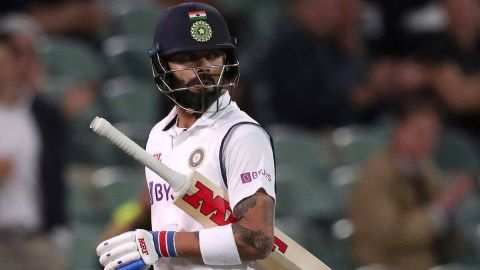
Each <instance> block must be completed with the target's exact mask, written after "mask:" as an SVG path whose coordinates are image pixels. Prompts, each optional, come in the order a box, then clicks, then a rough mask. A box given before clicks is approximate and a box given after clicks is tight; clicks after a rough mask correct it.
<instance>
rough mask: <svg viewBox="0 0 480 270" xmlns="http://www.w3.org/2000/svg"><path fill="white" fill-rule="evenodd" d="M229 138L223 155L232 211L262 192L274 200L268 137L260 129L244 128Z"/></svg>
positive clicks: (273, 180) (234, 132)
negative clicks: (237, 205)
mask: <svg viewBox="0 0 480 270" xmlns="http://www.w3.org/2000/svg"><path fill="white" fill-rule="evenodd" d="M228 136H229V137H227V138H226V141H225V147H224V149H223V151H224V152H223V154H224V163H225V172H226V178H227V184H228V196H229V198H230V206H231V207H232V209H233V208H234V207H235V205H236V204H237V203H238V202H240V201H241V200H242V199H244V198H246V197H248V196H251V195H253V194H254V193H255V192H257V191H258V190H259V189H261V188H263V189H264V190H265V191H266V193H267V194H268V195H269V196H270V197H272V198H273V199H275V165H274V157H273V149H272V145H271V143H270V139H269V135H268V134H267V133H266V132H265V130H263V129H262V128H261V127H259V126H257V125H252V124H243V125H239V126H237V127H235V128H234V129H233V130H232V131H231V132H230V133H229V134H228Z"/></svg>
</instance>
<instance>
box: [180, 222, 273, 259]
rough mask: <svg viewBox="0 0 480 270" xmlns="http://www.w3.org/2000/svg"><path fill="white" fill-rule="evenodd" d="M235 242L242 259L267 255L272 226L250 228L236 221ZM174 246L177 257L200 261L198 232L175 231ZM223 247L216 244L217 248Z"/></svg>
mask: <svg viewBox="0 0 480 270" xmlns="http://www.w3.org/2000/svg"><path fill="white" fill-rule="evenodd" d="M232 229H233V233H234V238H235V243H236V245H237V250H238V253H239V255H240V258H241V260H242V261H252V260H259V259H264V258H265V257H267V256H268V255H269V254H270V252H271V250H272V247H273V228H272V229H271V230H268V231H263V230H250V229H247V228H246V227H244V225H242V224H240V223H238V222H236V223H233V224H232ZM175 248H176V251H177V254H178V256H179V257H184V258H187V259H189V260H194V261H197V262H202V261H203V259H202V254H201V250H200V241H199V232H177V233H176V235H175ZM222 248H225V247H222V246H218V249H222Z"/></svg>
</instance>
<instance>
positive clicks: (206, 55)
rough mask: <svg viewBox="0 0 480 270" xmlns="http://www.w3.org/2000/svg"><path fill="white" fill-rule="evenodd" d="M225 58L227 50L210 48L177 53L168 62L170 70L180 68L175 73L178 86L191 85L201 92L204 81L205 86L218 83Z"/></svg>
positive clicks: (193, 88) (193, 89)
mask: <svg viewBox="0 0 480 270" xmlns="http://www.w3.org/2000/svg"><path fill="white" fill-rule="evenodd" d="M225 59H226V55H225V52H223V51H218V50H208V51H197V52H182V53H177V54H174V55H171V56H169V57H168V58H167V63H168V66H169V68H170V70H179V71H177V72H175V73H174V74H175V80H176V83H175V84H178V85H176V87H191V89H192V91H198V92H199V91H200V90H201V89H202V88H203V87H202V83H203V85H205V86H209V85H215V84H217V83H218V80H219V78H220V74H221V71H222V65H223V64H225ZM192 68H194V69H195V70H193V69H192ZM197 75H198V76H197ZM199 79H200V80H201V82H200V80H199Z"/></svg>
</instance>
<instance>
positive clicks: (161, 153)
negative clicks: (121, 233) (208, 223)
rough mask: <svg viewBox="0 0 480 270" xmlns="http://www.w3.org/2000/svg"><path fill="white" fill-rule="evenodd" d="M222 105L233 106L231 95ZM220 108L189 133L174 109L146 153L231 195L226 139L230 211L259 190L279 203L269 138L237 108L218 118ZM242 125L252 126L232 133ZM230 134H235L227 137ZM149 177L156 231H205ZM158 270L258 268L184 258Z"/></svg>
mask: <svg viewBox="0 0 480 270" xmlns="http://www.w3.org/2000/svg"><path fill="white" fill-rule="evenodd" d="M219 102H220V103H223V102H230V96H229V94H228V92H227V93H225V94H223V95H222V96H221V97H220V98H219ZM215 108H216V104H215V103H214V104H213V105H212V106H211V107H210V108H209V110H207V112H205V113H204V114H203V115H202V116H201V117H200V118H199V119H198V120H197V121H196V122H195V123H194V125H192V126H191V127H190V128H188V129H186V130H183V129H180V128H178V127H176V124H175V122H176V109H175V108H174V109H173V110H172V111H171V112H170V114H169V115H168V116H167V117H165V118H164V119H163V120H162V121H160V122H159V123H158V124H157V125H156V126H155V127H154V128H153V129H152V131H151V132H150V135H149V138H148V142H147V147H146V149H147V151H148V152H149V153H150V154H152V155H153V156H155V157H156V158H158V159H160V160H161V161H162V162H163V163H164V164H166V165H167V166H169V167H171V168H173V169H175V170H176V171H178V172H180V173H183V174H189V173H190V172H191V171H192V170H194V169H195V170H197V171H198V172H200V173H201V174H202V175H204V176H205V177H207V178H208V179H210V180H211V181H212V182H214V183H216V184H217V185H218V186H220V187H221V188H222V189H225V190H227V187H226V185H225V183H224V180H223V177H222V172H221V168H220V148H221V147H220V146H221V144H222V140H223V139H224V138H225V137H226V138H225V141H224V146H223V151H222V152H223V153H222V155H223V156H222V159H223V161H224V167H225V176H226V177H225V178H226V181H227V185H228V196H229V200H230V207H231V209H233V208H234V207H235V205H236V204H237V203H238V202H239V201H241V200H242V199H244V198H246V197H248V196H251V195H253V194H254V193H255V192H256V191H257V190H259V189H260V188H263V189H265V191H266V192H267V194H268V195H270V196H271V197H272V198H275V168H274V160H273V151H272V147H271V143H270V140H269V136H268V134H267V133H266V132H265V131H264V130H263V129H262V128H260V127H259V126H258V125H256V124H257V122H256V121H255V120H253V119H252V118H250V117H249V116H248V115H247V114H246V113H244V112H243V111H241V110H240V109H239V108H238V106H237V105H236V104H235V103H234V102H232V103H231V104H230V105H228V106H227V107H226V108H225V109H224V110H222V111H219V112H215V111H214V110H215ZM243 122H248V123H250V124H239V125H236V126H235V127H233V126H234V125H235V124H238V123H243ZM251 123H254V124H255V125H253V124H251ZM232 127H233V128H232ZM230 128H232V129H231V131H230V132H228V131H229V129H230ZM227 132H228V136H226V134H227ZM145 172H146V180H147V185H148V188H149V192H150V202H151V213H152V229H153V230H154V231H160V230H175V231H188V232H191V231H198V230H201V229H202V228H203V227H202V225H201V224H200V223H198V222H197V221H196V220H195V219H193V218H192V217H190V216H189V215H188V214H186V213H185V212H183V211H182V210H181V209H179V208H178V207H177V206H176V205H174V204H173V198H174V197H173V191H172V189H171V188H170V185H169V184H168V183H166V182H165V181H164V180H163V179H162V178H161V177H160V176H158V175H156V174H155V173H154V172H152V171H151V170H149V169H148V168H146V170H145ZM219 248H221V247H219ZM155 269H156V270H159V269H182V270H183V269H196V270H200V269H201V270H207V269H255V268H254V266H253V263H251V264H250V265H247V264H242V265H237V266H232V267H225V266H223V267H215V266H205V265H198V264H194V263H191V262H190V261H188V260H186V259H183V258H162V259H160V261H159V263H157V264H156V265H155Z"/></svg>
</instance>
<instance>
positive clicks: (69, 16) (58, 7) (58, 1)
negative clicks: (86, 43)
mask: <svg viewBox="0 0 480 270" xmlns="http://www.w3.org/2000/svg"><path fill="white" fill-rule="evenodd" d="M8 13H23V14H26V15H29V16H31V17H32V18H33V19H34V20H35V21H36V22H37V23H38V24H39V25H40V27H41V29H42V30H43V31H44V32H45V33H47V34H49V35H73V36H77V37H81V38H85V39H88V40H96V39H98V38H99V37H100V34H102V32H103V31H104V30H106V27H107V25H108V22H109V16H108V13H107V12H106V11H105V10H104V8H103V7H102V6H101V5H100V2H99V1H97V0H22V1H2V2H1V4H0V15H5V14H8Z"/></svg>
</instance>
